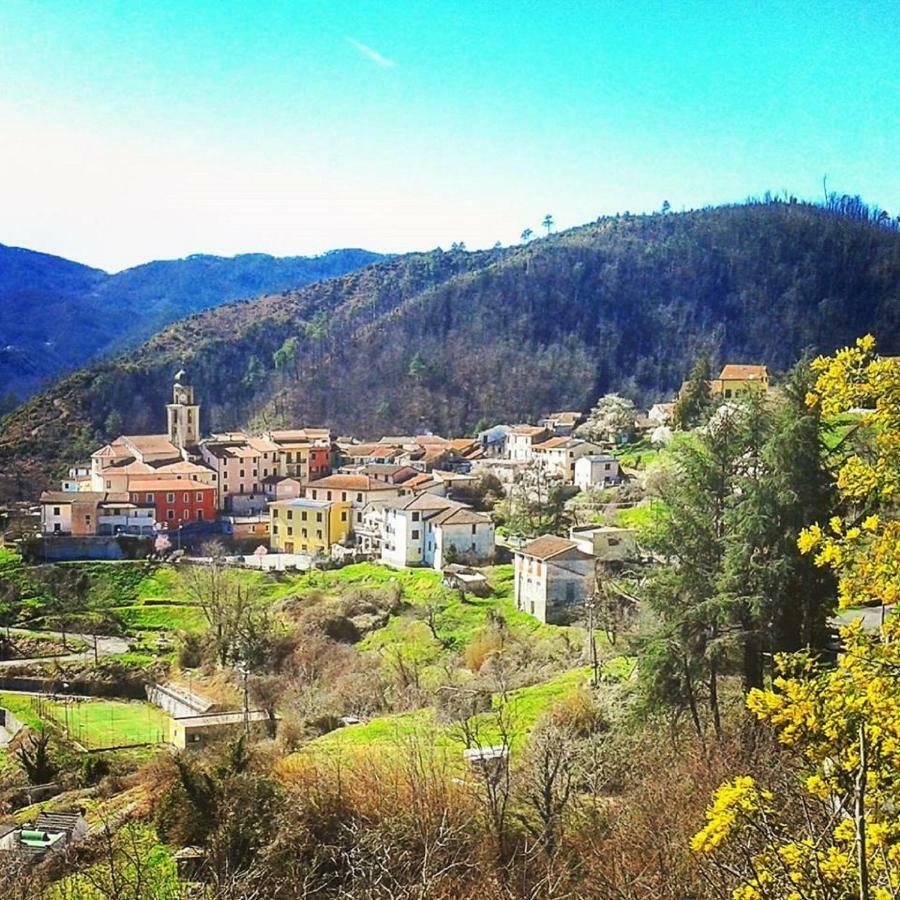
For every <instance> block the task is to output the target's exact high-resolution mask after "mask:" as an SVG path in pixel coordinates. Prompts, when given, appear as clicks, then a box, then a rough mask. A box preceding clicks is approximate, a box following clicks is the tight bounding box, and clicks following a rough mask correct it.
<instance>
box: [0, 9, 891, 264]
mask: <svg viewBox="0 0 900 900" xmlns="http://www.w3.org/2000/svg"><path fill="white" fill-rule="evenodd" d="M898 46H900V3H898V2H897V0H895V2H883V0H882V2H876V0H873V2H866V3H861V2H858V0H857V2H846V3H838V2H818V3H802V2H794V3H787V2H785V3H753V4H749V3H730V2H713V0H708V2H678V3H662V2H658V3H640V2H616V3H613V2H603V0H594V2H578V0H569V2H552V0H544V2H535V3H532V2H527V0H508V2H506V0H497V2H491V3H488V2H484V0H481V2H469V0H455V2H446V3H439V2H427V0H419V2H412V0H410V2H363V0H360V2H353V3H345V2H339V0H332V2H322V3H313V2H276V0H255V2H253V3H246V2H242V3H237V2H234V3H232V2H227V0H215V2H199V0H198V2H187V0H184V2H165V0H153V2H140V0H131V2H121V0H120V2H115V0H107V2H91V0H77V2H76V0H58V2H50V0H44V2H21V0H3V2H2V3H0V127H2V134H3V140H2V141H0V242H3V243H7V244H18V245H21V246H28V247H32V248H35V249H41V250H45V251H48V252H54V253H59V254H61V255H64V256H68V257H70V258H74V259H78V260H81V261H83V262H86V263H89V264H93V265H98V266H101V267H103V268H107V269H110V270H115V269H118V268H121V267H124V266H127V265H133V264H136V263H139V262H142V261H145V260H148V259H153V258H164V257H177V256H184V255H186V254H188V253H194V252H209V253H222V254H232V253H238V252H245V251H266V252H270V253H275V254H294V253H316V252H321V251H323V250H326V249H329V248H332V247H339V246H364V247H368V248H371V249H375V250H392V251H405V250H412V249H427V248H431V247H434V246H437V245H442V246H444V247H447V246H449V244H450V243H451V242H453V241H465V242H466V245H467V246H469V247H479V246H486V245H490V244H493V243H494V241H496V240H500V241H502V242H503V243H509V242H513V241H516V240H517V239H518V235H519V234H520V232H521V231H522V230H523V229H524V228H526V227H531V228H533V229H535V231H539V230H540V227H539V223H540V221H541V219H542V218H543V216H544V214H545V213H547V212H549V213H552V214H553V216H554V217H555V219H556V222H557V224H558V226H559V227H568V226H571V225H576V224H580V223H582V222H585V221H589V220H591V219H594V218H596V217H597V216H599V215H601V214H603V213H612V212H617V211H623V210H626V209H628V210H631V211H632V212H637V211H644V210H652V209H657V208H659V206H660V205H661V203H662V201H663V200H668V201H669V202H670V203H671V205H672V207H673V208H674V209H681V208H690V207H695V206H702V205H706V204H713V203H719V202H727V201H733V200H741V199H743V198H745V197H747V196H748V195H751V194H760V193H762V192H763V191H765V190H773V191H780V190H783V189H787V190H789V191H791V192H793V193H795V194H797V195H799V196H802V197H818V196H820V195H821V191H822V184H821V182H822V176H823V175H825V174H827V175H828V178H829V185H830V187H832V188H833V189H836V190H840V191H848V192H853V193H860V194H862V195H863V196H864V197H866V198H867V199H868V200H869V201H870V202H874V203H878V204H880V205H881V206H883V207H885V208H887V209H888V210H889V211H891V212H893V213H894V214H896V213H897V212H900V166H898V164H897V161H898V148H900V72H898V61H897V60H898V55H897V48H898Z"/></svg>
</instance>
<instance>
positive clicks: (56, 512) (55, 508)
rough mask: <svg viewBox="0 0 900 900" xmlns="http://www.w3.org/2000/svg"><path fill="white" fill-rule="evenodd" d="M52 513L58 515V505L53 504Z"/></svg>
mask: <svg viewBox="0 0 900 900" xmlns="http://www.w3.org/2000/svg"><path fill="white" fill-rule="evenodd" d="M53 515H54V516H58V515H59V507H58V506H54V507H53Z"/></svg>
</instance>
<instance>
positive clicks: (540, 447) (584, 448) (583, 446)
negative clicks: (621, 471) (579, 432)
mask: <svg viewBox="0 0 900 900" xmlns="http://www.w3.org/2000/svg"><path fill="white" fill-rule="evenodd" d="M599 452H600V447H599V445H597V444H592V443H591V442H590V441H585V440H582V439H581V438H573V437H552V438H548V439H547V440H546V441H542V442H541V443H539V444H535V445H534V446H533V447H532V454H533V455H534V458H535V459H536V460H540V461H542V462H543V463H544V465H545V467H546V469H545V471H546V472H547V473H548V474H556V475H559V476H560V477H561V478H562V479H563V481H565V482H567V483H568V484H572V483H574V481H575V465H576V463H577V462H578V460H580V459H582V458H584V457H585V456H590V455H591V454H596V453H599Z"/></svg>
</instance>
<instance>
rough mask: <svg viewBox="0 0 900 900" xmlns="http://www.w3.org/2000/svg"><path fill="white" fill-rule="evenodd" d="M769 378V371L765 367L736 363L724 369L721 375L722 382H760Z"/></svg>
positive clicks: (729, 364)
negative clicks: (756, 380)
mask: <svg viewBox="0 0 900 900" xmlns="http://www.w3.org/2000/svg"><path fill="white" fill-rule="evenodd" d="M768 377H769V371H768V369H767V368H766V367H765V366H745V365H739V364H736V363H728V364H727V365H725V366H723V367H722V373H721V374H720V375H719V379H720V380H721V381H752V380H755V379H759V380H760V381H761V380H763V379H765V378H768Z"/></svg>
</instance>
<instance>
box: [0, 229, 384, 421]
mask: <svg viewBox="0 0 900 900" xmlns="http://www.w3.org/2000/svg"><path fill="white" fill-rule="evenodd" d="M380 258H381V257H380V256H379V255H378V254H376V253H370V252H368V251H366V250H334V251H332V252H330V253H325V254H323V255H322V256H316V257H305V256H293V257H286V258H283V259H278V258H276V257H273V256H268V255H266V254H264V253H246V254H242V255H240V256H234V257H230V258H225V257H221V256H207V255H201V254H197V255H194V256H189V257H187V258H186V259H173V260H163V261H156V262H150V263H147V264H146V265H142V266H135V267H134V268H131V269H125V270H124V271H122V272H118V273H116V274H115V275H109V274H107V273H106V272H103V271H102V270H100V269H93V268H89V267H88V266H83V265H80V264H79V263H75V262H70V261H69V260H66V259H61V258H60V257H58V256H50V255H49V254H46V253H35V252H34V251H31V250H25V249H22V248H20V247H6V246H3V245H2V244H0V397H7V398H10V399H7V400H5V401H4V402H5V403H7V404H8V403H10V402H11V398H12V397H13V396H18V397H27V396H28V395H30V394H32V393H34V392H35V391H36V390H37V389H38V388H39V387H40V386H41V385H43V384H46V383H47V382H48V381H49V380H51V379H54V378H58V377H59V376H60V375H61V374H63V373H65V372H68V371H71V370H72V369H74V368H76V367H78V366H82V365H84V364H85V363H87V362H88V361H89V360H91V359H95V358H97V357H99V356H102V355H107V354H109V353H111V352H113V351H121V350H122V349H124V348H126V347H131V346H134V345H135V344H138V343H140V341H142V340H145V339H146V338H148V337H150V335H152V334H153V333H154V332H156V331H158V330H159V329H160V328H163V327H165V326H166V325H168V324H169V323H170V322H174V321H175V320H176V319H180V318H182V317H183V316H186V315H190V314H191V313H194V312H199V311H200V310H204V309H208V308H210V307H214V306H218V305H219V304H221V303H226V302H228V301H231V300H238V299H242V298H246V297H255V296H257V295H259V294H261V293H263V292H265V291H281V290H285V289H286V288H297V287H302V286H304V285H307V284H311V283H312V282H314V281H319V280H321V279H323V278H332V277H334V276H336V275H343V274H344V273H345V272H349V271H351V270H353V269H357V268H359V267H361V266H365V265H368V264H369V263H372V262H375V261H376V260H378V259H380ZM0 408H2V407H0Z"/></svg>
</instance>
